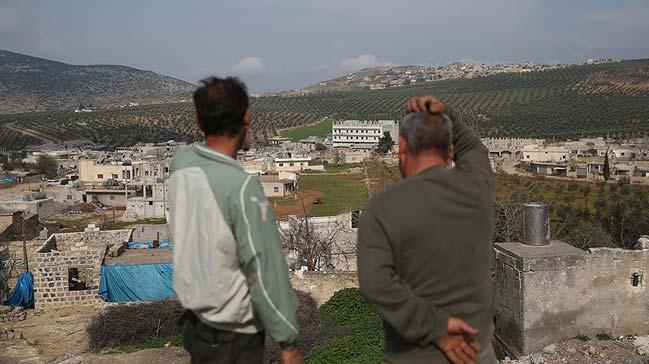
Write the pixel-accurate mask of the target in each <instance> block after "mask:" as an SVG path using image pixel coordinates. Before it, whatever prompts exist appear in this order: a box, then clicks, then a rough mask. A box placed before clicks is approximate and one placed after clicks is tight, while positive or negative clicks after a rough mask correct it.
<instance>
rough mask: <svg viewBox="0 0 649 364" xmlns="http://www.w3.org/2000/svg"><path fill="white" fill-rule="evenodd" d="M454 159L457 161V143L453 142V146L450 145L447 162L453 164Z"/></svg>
mask: <svg viewBox="0 0 649 364" xmlns="http://www.w3.org/2000/svg"><path fill="white" fill-rule="evenodd" d="M453 161H455V144H451V146H450V147H448V158H447V159H446V163H447V164H448V165H451V163H453Z"/></svg>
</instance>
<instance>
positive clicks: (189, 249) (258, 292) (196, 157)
mask: <svg viewBox="0 0 649 364" xmlns="http://www.w3.org/2000/svg"><path fill="white" fill-rule="evenodd" d="M169 203H170V214H169V215H170V219H169V223H170V227H171V232H172V235H173V240H174V280H173V286H174V290H175V291H176V294H177V295H178V299H179V300H180V302H181V304H182V305H183V307H185V308H186V309H188V310H192V311H193V312H194V313H195V314H196V315H197V316H198V317H199V318H200V319H201V320H202V321H203V322H204V323H206V324H208V325H210V326H212V327H215V328H217V329H223V330H230V331H234V332H240V333H256V332H259V331H262V330H266V332H267V333H268V334H269V335H270V336H271V337H272V338H273V339H275V341H277V342H279V343H280V344H282V345H292V344H294V343H295V342H296V341H297V338H298V329H297V327H298V324H297V308H298V301H297V297H296V296H295V293H294V292H293V290H292V288H291V285H290V282H289V277H288V267H287V264H286V260H285V258H284V254H283V252H282V246H281V242H280V238H279V233H278V230H277V225H276V222H275V217H274V215H273V211H272V209H271V207H270V205H269V203H268V200H267V199H266V197H265V196H264V193H263V191H262V189H261V186H260V184H259V181H257V179H256V178H254V177H253V176H251V175H249V174H248V173H246V172H245V171H244V170H243V169H242V168H241V166H240V165H239V163H237V161H236V160H234V159H232V158H230V157H228V156H226V155H223V154H221V153H218V152H216V151H214V150H212V149H210V148H208V147H206V146H205V145H203V144H201V145H197V146H194V147H190V148H186V149H183V150H180V151H178V152H176V154H175V155H174V159H173V162H172V174H171V177H170V179H169Z"/></svg>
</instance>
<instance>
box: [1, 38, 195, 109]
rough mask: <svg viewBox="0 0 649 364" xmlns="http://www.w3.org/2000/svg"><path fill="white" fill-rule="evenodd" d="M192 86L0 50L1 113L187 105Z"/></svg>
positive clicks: (150, 75) (145, 74)
mask: <svg viewBox="0 0 649 364" xmlns="http://www.w3.org/2000/svg"><path fill="white" fill-rule="evenodd" d="M194 87H195V86H194V85H192V84H190V83H187V82H184V81H180V80H177V79H175V78H171V77H168V76H162V75H159V74H157V73H154V72H151V71H143V70H139V69H135V68H131V67H125V66H110V65H92V66H77V65H70V64H66V63H61V62H55V61H50V60H47V59H43V58H37V57H32V56H27V55H24V54H19V53H13V52H9V51H4V50H0V113H2V114H8V113H19V112H34V111H50V110H74V109H75V108H77V107H79V105H92V107H93V108H110V107H119V106H122V105H128V104H129V103H130V102H131V103H137V104H154V103H164V102H177V101H179V100H181V99H188V98H189V97H190V95H191V92H192V91H193V89H194Z"/></svg>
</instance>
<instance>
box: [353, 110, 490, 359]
mask: <svg viewBox="0 0 649 364" xmlns="http://www.w3.org/2000/svg"><path fill="white" fill-rule="evenodd" d="M453 124H454V125H453V135H454V145H455V150H456V160H455V168H447V167H444V166H436V167H431V168H429V169H427V170H424V171H422V172H421V173H418V174H416V175H414V176H411V177H408V178H406V179H404V180H402V181H400V182H398V183H396V184H394V185H393V186H392V187H391V188H389V189H388V190H386V191H383V192H381V193H379V194H378V195H376V197H374V198H373V199H371V200H370V201H369V202H368V204H367V207H366V209H365V211H363V214H362V216H361V220H360V226H359V231H358V276H359V286H360V291H361V294H362V295H363V296H364V297H365V298H366V299H367V301H368V302H369V303H370V304H372V305H373V306H374V307H375V308H376V309H377V310H378V312H379V314H380V315H381V316H382V317H383V319H384V329H385V330H384V331H385V354H384V359H385V361H386V362H388V363H427V364H431V363H447V360H446V358H445V356H444V355H443V353H442V352H441V351H440V350H439V349H438V348H437V346H436V344H435V343H436V342H437V341H438V340H439V339H440V338H441V337H442V336H443V335H444V333H445V331H446V325H447V322H448V317H449V316H456V317H460V318H462V319H464V320H466V321H467V322H468V323H469V324H470V325H472V326H474V327H475V328H477V329H479V330H480V335H479V337H478V341H479V342H480V343H481V344H482V345H483V347H485V348H487V347H488V346H489V345H491V335H492V330H493V329H492V320H493V316H494V309H493V287H492V282H491V257H492V253H491V249H492V236H493V230H494V217H493V198H494V193H493V189H494V178H493V173H492V171H491V166H490V164H489V158H488V152H487V149H486V148H485V146H484V145H482V143H481V142H480V139H479V138H478V137H477V136H476V135H475V134H473V132H472V131H471V130H470V129H468V128H467V127H466V126H464V125H463V124H462V123H461V122H460V121H459V120H454V121H453Z"/></svg>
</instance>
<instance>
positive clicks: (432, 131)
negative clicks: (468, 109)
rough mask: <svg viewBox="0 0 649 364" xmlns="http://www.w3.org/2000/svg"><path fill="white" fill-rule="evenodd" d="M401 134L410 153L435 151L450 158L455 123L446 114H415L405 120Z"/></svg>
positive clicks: (400, 130) (407, 116)
mask: <svg viewBox="0 0 649 364" xmlns="http://www.w3.org/2000/svg"><path fill="white" fill-rule="evenodd" d="M399 133H400V135H401V136H403V137H404V138H405V139H406V141H407V142H408V151H409V152H410V153H411V154H415V155H416V154H419V153H421V152H424V151H435V152H437V153H439V154H441V155H442V157H444V158H448V152H449V149H450V148H451V145H452V144H453V122H452V121H451V119H450V118H449V117H448V115H446V114H441V113H440V114H431V113H429V112H413V113H410V114H407V115H406V116H405V117H404V118H403V122H402V123H401V128H400V129H399Z"/></svg>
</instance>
